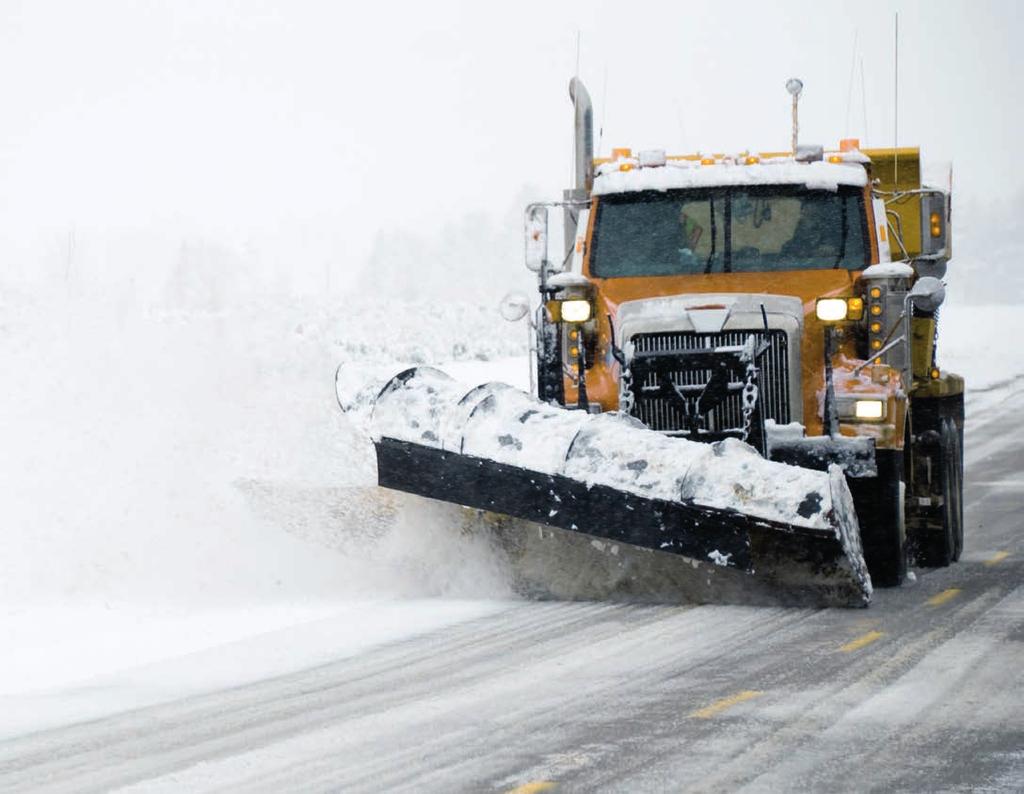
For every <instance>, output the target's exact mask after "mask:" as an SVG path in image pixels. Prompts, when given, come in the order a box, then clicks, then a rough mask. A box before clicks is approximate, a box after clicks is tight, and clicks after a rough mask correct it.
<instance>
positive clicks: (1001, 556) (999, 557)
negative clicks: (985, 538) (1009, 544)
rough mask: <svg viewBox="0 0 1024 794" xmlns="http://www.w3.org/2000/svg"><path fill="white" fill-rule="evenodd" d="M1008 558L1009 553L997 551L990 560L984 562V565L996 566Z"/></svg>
mask: <svg viewBox="0 0 1024 794" xmlns="http://www.w3.org/2000/svg"><path fill="white" fill-rule="evenodd" d="M1009 556H1010V552H1008V551H997V552H996V553H995V554H994V555H992V557H991V559H988V560H985V565H989V566H992V565H998V564H999V563H1001V562H1002V561H1003V560H1005V559H1006V558H1007V557H1009Z"/></svg>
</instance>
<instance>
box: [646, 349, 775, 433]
mask: <svg viewBox="0 0 1024 794" xmlns="http://www.w3.org/2000/svg"><path fill="white" fill-rule="evenodd" d="M750 334H753V335H754V336H755V337H757V340H758V342H760V341H761V340H763V339H765V337H766V334H767V338H768V342H769V347H768V350H767V351H765V353H764V355H763V356H762V357H761V360H760V362H759V364H760V373H759V379H758V386H759V391H760V399H761V409H762V411H763V413H764V417H765V419H774V420H775V421H776V422H778V423H779V424H786V423H788V422H789V421H790V397H789V340H788V338H787V336H786V332H785V331H783V330H769V331H767V332H765V331H764V330H760V331H723V332H721V333H717V334H701V333H694V332H691V331H672V332H669V333H656V334H637V335H635V336H634V337H633V345H634V347H635V349H636V351H637V352H638V353H661V352H665V351H669V350H700V349H703V348H710V347H726V346H730V347H731V346H738V345H743V344H745V343H746V341H747V337H748V336H750ZM671 377H672V382H673V383H674V384H675V385H676V386H703V385H704V384H706V383H707V382H708V379H709V378H710V377H711V370H707V369H694V370H689V371H679V372H673V373H672V375H671ZM638 385H639V386H641V389H640V391H639V392H638V395H637V399H636V401H635V402H634V405H633V415H634V416H636V417H637V419H639V420H640V421H641V422H643V423H644V424H645V425H647V426H648V427H649V428H651V429H652V430H660V431H663V432H672V431H679V430H683V429H684V428H685V418H684V416H683V413H682V411H680V410H679V408H678V407H677V406H676V405H675V404H673V402H672V401H671V400H669V399H667V398H665V397H645V396H643V389H642V387H649V388H656V387H657V386H658V382H657V375H656V374H654V373H651V374H648V375H646V376H645V380H644V381H643V382H642V383H640V384H638ZM742 427H743V403H742V395H741V394H739V393H736V394H730V395H729V396H728V397H726V398H725V400H724V401H723V402H722V404H721V405H719V406H718V407H717V408H715V409H714V410H712V411H709V412H708V413H707V414H706V415H705V417H704V429H705V430H707V431H709V432H721V431H725V430H731V429H735V428H742Z"/></svg>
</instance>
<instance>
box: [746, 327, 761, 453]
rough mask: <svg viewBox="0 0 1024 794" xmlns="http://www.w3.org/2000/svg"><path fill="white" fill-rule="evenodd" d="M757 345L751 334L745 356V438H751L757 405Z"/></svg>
mask: <svg viewBox="0 0 1024 794" xmlns="http://www.w3.org/2000/svg"><path fill="white" fill-rule="evenodd" d="M756 345H757V339H756V337H755V336H754V335H753V334H751V335H750V336H748V337H747V343H746V346H745V347H746V349H745V350H744V351H743V357H744V358H745V359H746V360H747V374H746V378H745V380H744V381H743V398H742V399H743V440H744V441H746V440H747V439H748V438H750V425H751V420H752V418H753V416H754V407H755V406H756V405H757V396H758V389H757V365H756V364H755V363H754V349H755V346H756Z"/></svg>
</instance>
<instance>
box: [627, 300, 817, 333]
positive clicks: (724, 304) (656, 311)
mask: <svg viewBox="0 0 1024 794" xmlns="http://www.w3.org/2000/svg"><path fill="white" fill-rule="evenodd" d="M762 307H763V309H764V311H763V313H762ZM618 309H619V310H618V317H617V320H618V322H617V325H618V328H619V329H620V332H621V335H622V338H623V339H624V340H629V339H630V338H631V337H632V336H633V335H634V334H637V333H656V332H659V331H696V332H697V333H718V332H720V331H722V330H734V329H735V330H739V329H744V330H745V329H751V328H759V327H761V326H762V324H763V323H764V322H765V321H766V320H767V322H768V327H769V328H783V329H786V330H788V331H792V332H799V331H800V329H801V328H802V327H803V304H802V303H801V301H800V299H799V298H797V297H792V296H786V295H768V294H736V293H699V294H696V295H693V294H691V295H673V296H669V297H664V298H646V299H642V300H631V301H626V302H624V303H622V304H621V305H620V306H619V307H618Z"/></svg>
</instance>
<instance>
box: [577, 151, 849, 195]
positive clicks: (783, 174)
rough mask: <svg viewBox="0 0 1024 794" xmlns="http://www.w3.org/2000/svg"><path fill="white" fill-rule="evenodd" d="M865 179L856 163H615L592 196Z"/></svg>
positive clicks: (812, 186)
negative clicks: (624, 167) (622, 165)
mask: <svg viewBox="0 0 1024 794" xmlns="http://www.w3.org/2000/svg"><path fill="white" fill-rule="evenodd" d="M867 180H868V176H867V172H866V171H865V170H864V167H863V166H861V165H859V164H844V163H826V162H813V163H797V162H794V161H793V160H789V159H786V160H780V161H778V162H775V161H766V162H762V163H759V164H757V165H734V164H731V163H728V162H726V163H719V164H717V165H710V166H702V165H700V164H699V163H697V162H695V161H692V160H685V161H679V160H669V161H668V163H666V164H665V165H664V166H661V167H658V168H631V169H630V170H629V171H621V170H619V163H618V162H613V163H606V164H604V165H602V166H601V167H600V168H599V169H598V171H597V175H596V177H595V179H594V195H595V196H604V195H608V194H611V193H634V192H637V191H641V190H659V191H662V190H678V189H682V188H702V187H733V186H743V185H803V186H805V187H807V188H808V189H809V190H830V191H832V192H835V191H836V190H838V189H839V186H840V185H848V186H851V187H864V186H865V185H866V184H867Z"/></svg>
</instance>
